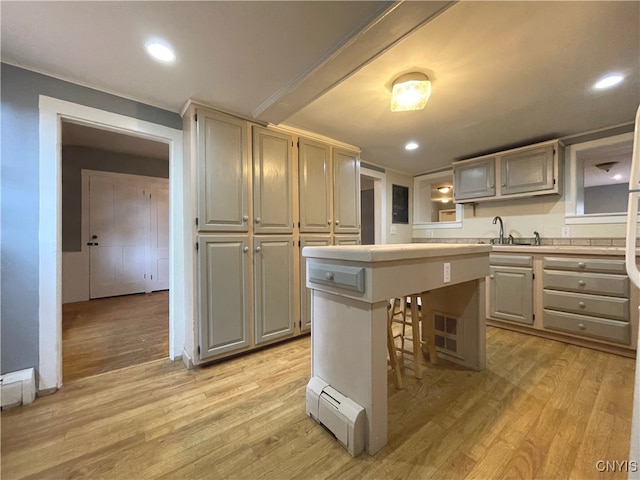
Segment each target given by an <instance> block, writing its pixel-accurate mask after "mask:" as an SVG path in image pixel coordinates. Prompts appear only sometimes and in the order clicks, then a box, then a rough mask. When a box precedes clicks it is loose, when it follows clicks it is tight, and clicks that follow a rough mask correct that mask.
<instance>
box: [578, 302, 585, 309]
mask: <svg viewBox="0 0 640 480" xmlns="http://www.w3.org/2000/svg"><path fill="white" fill-rule="evenodd" d="M578 306H579V307H580V308H584V307H586V305H585V304H584V302H578Z"/></svg>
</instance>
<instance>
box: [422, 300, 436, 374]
mask: <svg viewBox="0 0 640 480" xmlns="http://www.w3.org/2000/svg"><path fill="white" fill-rule="evenodd" d="M420 303H421V304H422V329H423V330H422V334H423V337H424V340H425V346H426V350H427V352H428V353H429V361H430V362H431V363H432V364H434V365H436V364H437V363H438V354H437V352H436V334H435V330H434V327H433V321H434V320H433V316H432V315H431V311H430V310H429V307H428V303H427V292H423V293H421V294H420Z"/></svg>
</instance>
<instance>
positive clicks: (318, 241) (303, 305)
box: [300, 236, 331, 332]
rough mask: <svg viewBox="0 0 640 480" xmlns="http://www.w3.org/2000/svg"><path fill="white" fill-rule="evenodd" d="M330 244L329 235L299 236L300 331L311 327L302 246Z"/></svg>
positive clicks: (305, 266)
mask: <svg viewBox="0 0 640 480" xmlns="http://www.w3.org/2000/svg"><path fill="white" fill-rule="evenodd" d="M327 245H331V237H329V236H326V237H309V236H302V237H300V317H301V318H300V319H301V320H302V324H301V326H300V329H301V331H303V332H305V331H308V330H309V329H310V328H311V290H309V289H308V288H307V262H306V259H305V258H304V257H303V256H302V249H303V248H304V247H309V246H314V247H324V246H327Z"/></svg>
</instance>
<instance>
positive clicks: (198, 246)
mask: <svg viewBox="0 0 640 480" xmlns="http://www.w3.org/2000/svg"><path fill="white" fill-rule="evenodd" d="M196 250H200V243H199V242H196Z"/></svg>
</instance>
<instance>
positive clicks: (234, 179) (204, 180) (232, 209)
mask: <svg viewBox="0 0 640 480" xmlns="http://www.w3.org/2000/svg"><path fill="white" fill-rule="evenodd" d="M196 118H197V122H196V132H197V156H198V229H199V230H201V231H208V232H224V231H227V232H246V231H247V230H248V220H249V216H248V209H247V203H248V193H247V178H248V161H247V123H246V122H245V121H244V120H240V119H237V118H234V117H231V116H228V115H223V114H219V113H214V112H211V111H209V110H202V109H198V110H196Z"/></svg>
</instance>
